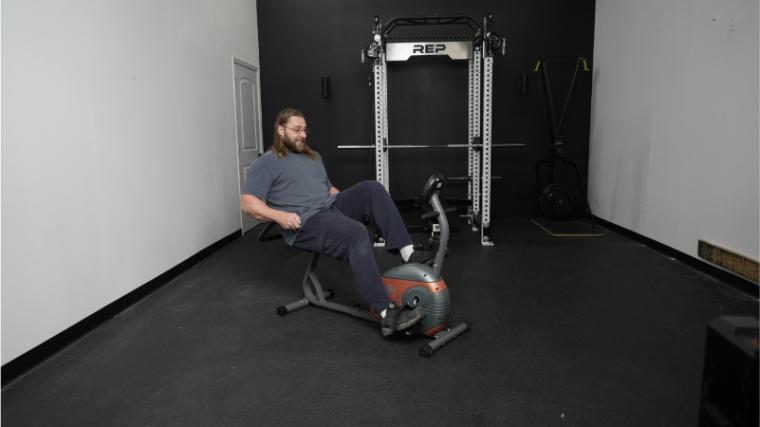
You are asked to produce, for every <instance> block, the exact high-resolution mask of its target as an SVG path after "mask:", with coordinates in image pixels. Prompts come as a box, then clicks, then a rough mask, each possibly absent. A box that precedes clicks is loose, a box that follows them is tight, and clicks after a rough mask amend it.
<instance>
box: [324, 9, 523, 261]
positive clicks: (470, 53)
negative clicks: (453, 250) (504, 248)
mask: <svg viewBox="0 0 760 427" xmlns="http://www.w3.org/2000/svg"><path fill="white" fill-rule="evenodd" d="M492 21H493V14H491V13H489V14H488V15H487V16H486V17H485V18H484V19H483V25H482V26H481V25H480V24H479V23H478V22H477V21H476V20H475V19H473V18H470V17H464V16H419V17H405V18H393V19H391V20H390V21H388V23H387V25H386V26H385V28H383V25H382V22H381V21H380V18H379V17H377V16H375V17H374V28H373V30H372V41H371V42H370V43H369V45H367V47H365V48H364V49H362V52H361V59H362V63H364V62H366V61H370V63H371V64H372V73H373V77H374V78H373V83H374V85H373V88H374V112H375V117H374V119H375V120H374V122H375V144H374V145H339V146H338V148H339V149H374V150H375V178H376V179H377V181H378V182H380V183H381V184H383V185H384V186H385V188H386V190H388V191H390V185H389V179H390V174H389V169H388V164H389V160H388V153H389V151H390V150H391V149H415V148H466V149H467V174H468V176H467V177H466V180H467V200H468V202H470V203H471V204H470V205H469V206H468V207H467V214H466V217H467V218H468V222H469V223H470V224H471V225H472V226H473V230H477V228H476V227H479V228H480V242H481V244H482V245H483V246H492V245H493V240H492V238H491V234H490V226H491V178H492V177H491V149H492V148H493V147H514V146H522V145H523V144H493V143H492V134H491V127H492V126H491V124H492V119H491V112H492V104H493V56H494V54H497V53H500V54H502V55H504V54H505V53H506V43H505V40H504V39H502V38H500V37H499V36H498V35H497V34H496V33H494V32H492V31H491V30H490V25H491V23H492ZM433 25H435V26H453V25H459V26H460V27H461V26H466V27H467V28H469V30H470V34H468V35H465V36H454V37H452V36H440V37H430V38H426V39H420V38H419V37H393V36H391V33H392V32H393V31H394V30H395V29H397V28H399V27H409V26H433ZM414 56H448V57H449V58H450V59H451V60H454V61H467V62H468V79H469V90H468V94H469V100H468V104H469V105H468V116H469V117H468V139H467V143H466V144H445V145H440V144H439V145H420V144H415V145H391V144H390V143H389V141H388V79H387V75H388V68H387V63H388V62H403V61H408V60H409V59H411V58H412V57H414ZM481 102H482V104H481Z"/></svg>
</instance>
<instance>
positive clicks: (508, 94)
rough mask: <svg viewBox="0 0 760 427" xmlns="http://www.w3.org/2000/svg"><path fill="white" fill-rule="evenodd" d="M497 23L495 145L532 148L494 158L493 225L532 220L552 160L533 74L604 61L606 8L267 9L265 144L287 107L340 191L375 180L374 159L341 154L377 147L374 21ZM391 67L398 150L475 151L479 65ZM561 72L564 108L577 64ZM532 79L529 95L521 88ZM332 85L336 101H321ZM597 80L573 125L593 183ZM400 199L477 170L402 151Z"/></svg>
mask: <svg viewBox="0 0 760 427" xmlns="http://www.w3.org/2000/svg"><path fill="white" fill-rule="evenodd" d="M488 12H493V14H494V25H493V29H494V31H496V32H497V33H499V34H500V35H501V36H502V37H506V38H507V55H506V56H496V57H495V60H494V71H495V73H494V80H493V84H494V108H493V123H494V125H493V136H494V137H493V142H494V143H505V142H522V143H525V144H526V145H525V147H522V148H494V156H493V175H498V176H501V180H500V181H497V182H494V185H493V196H492V215H494V216H495V217H506V216H530V215H532V214H534V213H535V212H536V211H537V206H538V203H537V195H538V190H539V188H538V187H539V185H538V183H537V179H536V177H535V172H534V166H535V164H536V162H537V161H539V160H542V159H545V158H548V157H549V155H550V148H549V145H548V144H549V143H550V141H551V135H550V133H549V130H548V126H547V118H546V117H547V115H546V108H545V101H544V94H543V88H542V85H541V79H540V75H539V74H537V73H532V72H531V71H532V70H533V66H534V65H535V63H536V60H537V59H538V58H539V57H541V56H544V55H570V56H573V55H576V54H581V55H583V56H585V57H586V58H588V59H589V60H590V63H593V58H592V53H593V41H594V35H593V29H594V1H593V0H582V1H562V0H518V1H510V2H503V1H493V0H490V1H489V0H472V1H467V2H463V1H452V0H438V1H433V0H424V1H423V0H418V1H400V0H382V1H380V0H365V1H357V0H329V1H306V0H300V1H299V0H259V1H258V19H259V23H258V24H259V43H260V55H261V56H260V61H261V86H262V87H261V93H262V117H263V120H264V138H265V139H264V141H265V145H266V146H267V147H268V146H269V145H271V140H272V131H273V125H272V123H273V120H274V116H275V115H276V114H277V112H278V111H279V110H280V109H281V108H282V107H284V106H295V107H297V108H299V109H301V110H302V111H303V112H304V114H305V115H306V119H307V121H308V124H309V128H310V129H312V132H311V133H310V134H309V144H310V145H311V146H312V147H313V148H315V149H316V150H317V151H319V152H320V153H321V154H322V156H323V158H324V161H325V164H326V166H327V169H328V173H329V175H330V178H331V179H332V181H333V183H334V184H335V185H336V186H337V187H338V188H346V187H348V186H350V185H352V184H354V183H356V182H357V181H360V180H362V179H373V178H374V151H372V150H338V149H337V146H338V145H366V144H373V143H374V128H373V114H374V113H373V97H372V87H371V86H370V85H369V83H370V81H371V75H372V74H371V68H370V66H369V65H367V64H362V63H361V62H360V51H361V49H362V48H363V47H364V46H366V45H367V44H368V43H369V42H370V41H371V37H372V18H373V16H375V15H378V16H380V18H381V19H382V20H383V22H387V21H388V20H389V19H390V18H392V17H397V16H406V15H430V14H436V13H437V14H447V15H449V14H457V15H464V16H471V17H473V18H475V19H476V20H478V21H479V22H482V18H483V17H484V16H485V15H486V14H487V13H488ZM417 59H419V60H415V61H413V62H409V63H390V64H389V71H388V91H389V94H388V97H389V123H390V126H389V134H390V135H389V139H390V142H391V144H414V143H419V144H436V143H442V144H443V143H446V144H464V143H466V142H467V65H466V63H465V62H461V63H460V62H453V61H446V60H437V59H435V58H417ZM564 62H565V63H563V61H556V62H554V63H550V65H551V68H550V70H551V73H552V82H553V86H554V87H553V89H554V91H555V100H556V101H555V102H558V104H561V103H562V101H563V100H564V96H565V92H566V88H567V85H568V83H569V79H570V75H571V71H572V66H573V65H574V62H573V61H572V59H569V60H566V61H564ZM524 73H528V74H529V79H530V80H529V90H528V95H527V96H521V95H520V91H519V89H518V81H519V79H520V76H521V75H522V74H524ZM322 76H328V77H329V78H330V83H331V94H330V95H331V96H330V98H328V99H323V98H322V96H321V80H320V79H321V77H322ZM590 88H591V73H590V72H589V73H585V74H583V75H580V76H579V79H578V81H577V83H576V88H575V91H574V96H573V100H572V103H571V105H570V108H569V113H568V119H567V120H568V122H567V125H566V144H567V153H568V156H569V157H570V158H571V159H573V160H574V161H575V162H576V163H577V164H578V166H579V167H580V171H581V175H582V180H583V182H584V185H585V182H586V170H587V163H588V134H589V115H590V103H591V89H590ZM390 168H391V174H390V182H391V194H392V195H393V197H394V198H407V197H414V196H416V195H417V192H418V191H419V189H420V187H421V185H422V184H423V183H424V180H425V178H427V176H428V175H429V174H430V173H432V172H436V171H440V172H443V173H444V174H445V175H447V176H464V175H466V172H467V152H466V150H445V149H433V150H403V151H401V150H397V151H392V152H391V161H390ZM447 195H448V196H449V197H464V196H465V187H464V186H463V185H454V184H452V185H450V186H449V189H448V190H447Z"/></svg>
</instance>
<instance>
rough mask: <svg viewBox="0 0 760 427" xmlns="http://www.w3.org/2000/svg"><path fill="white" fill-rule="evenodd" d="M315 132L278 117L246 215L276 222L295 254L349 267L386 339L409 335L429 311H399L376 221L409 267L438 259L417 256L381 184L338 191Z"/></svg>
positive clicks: (248, 188)
mask: <svg viewBox="0 0 760 427" xmlns="http://www.w3.org/2000/svg"><path fill="white" fill-rule="evenodd" d="M308 132H309V130H308V128H307V127H306V119H305V118H304V116H303V114H302V113H301V112H300V111H298V110H296V109H293V108H285V109H283V110H282V111H280V112H279V114H277V117H276V119H275V123H274V144H273V146H272V149H271V150H270V151H267V152H266V153H265V154H264V155H263V156H261V157H259V158H258V159H256V160H255V161H254V162H253V163H252V164H251V167H250V170H249V173H248V176H247V177H246V182H245V185H244V187H243V194H242V196H241V197H240V209H242V210H243V212H245V213H246V214H248V215H250V216H252V217H254V218H256V219H258V220H260V221H274V222H276V223H277V224H278V225H279V227H280V232H281V233H282V236H283V237H284V238H285V242H286V243H287V244H288V245H290V246H293V247H295V248H299V249H303V250H306V251H310V252H317V253H320V254H325V255H329V256H331V257H333V258H337V259H340V260H343V261H347V262H348V263H349V264H350V265H351V270H352V271H353V273H354V279H355V286H356V289H357V291H358V292H359V294H360V295H361V296H362V297H363V298H364V300H365V301H366V302H367V304H369V306H370V310H371V311H372V312H373V313H376V315H377V316H378V317H379V319H380V329H381V332H382V334H383V336H387V335H390V334H392V333H394V332H396V331H400V330H403V329H407V328H409V327H410V326H412V325H414V324H415V323H417V322H418V321H419V320H420V319H421V318H422V316H423V314H422V312H421V309H420V308H419V307H416V308H414V309H408V308H404V307H396V306H395V305H394V304H392V303H391V301H390V299H389V298H388V295H387V294H386V292H385V286H384V285H383V282H382V279H381V278H380V272H379V270H378V268H377V263H376V262H375V257H374V254H373V249H372V242H371V241H370V239H369V235H368V233H367V229H366V228H365V224H368V223H369V221H370V220H371V221H374V222H375V224H377V226H378V227H379V228H380V231H381V233H382V235H383V237H384V238H385V247H386V249H388V250H389V251H396V250H398V252H399V253H400V255H401V257H402V259H403V260H404V262H420V263H424V262H428V261H429V260H431V259H432V258H433V256H434V255H433V254H432V253H431V252H427V251H415V250H414V246H413V242H412V239H411V237H409V233H408V232H407V230H406V226H405V225H404V222H403V220H402V219H401V214H399V212H398V209H397V208H396V205H395V204H394V203H393V200H391V198H390V195H389V194H388V192H387V191H385V188H384V187H383V186H382V185H381V184H380V183H378V182H376V181H363V182H361V183H359V184H357V185H355V186H353V187H351V188H349V189H347V190H345V191H338V189H337V188H335V187H334V186H333V185H332V183H331V182H330V180H329V178H328V177H327V172H326V171H325V167H324V165H323V163H322V159H321V158H320V156H319V154H317V153H316V152H315V151H313V150H312V149H311V148H310V147H309V146H308V144H306V139H307V136H308Z"/></svg>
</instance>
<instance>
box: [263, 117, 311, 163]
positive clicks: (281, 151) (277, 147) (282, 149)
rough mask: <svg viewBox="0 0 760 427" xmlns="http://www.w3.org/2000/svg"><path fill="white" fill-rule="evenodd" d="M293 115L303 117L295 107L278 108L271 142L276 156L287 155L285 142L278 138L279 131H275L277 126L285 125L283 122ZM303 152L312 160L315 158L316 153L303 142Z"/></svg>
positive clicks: (286, 121)
mask: <svg viewBox="0 0 760 427" xmlns="http://www.w3.org/2000/svg"><path fill="white" fill-rule="evenodd" d="M293 116H295V117H301V118H304V116H303V113H302V112H300V111H298V110H297V109H295V108H291V107H287V108H283V109H282V110H280V112H279V113H277V117H275V119H274V143H273V144H272V151H274V153H275V154H276V155H277V157H285V156H287V155H288V147H287V146H285V142H284V141H283V140H282V138H280V133H279V132H277V128H278V127H279V126H285V124H286V123H288V120H290V118H291V117H293ZM303 154H305V155H306V156H308V157H309V158H310V159H312V160H316V158H317V153H316V152H314V150H312V149H311V147H309V145H308V144H306V143H305V142H304V144H303Z"/></svg>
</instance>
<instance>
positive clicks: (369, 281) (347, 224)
mask: <svg viewBox="0 0 760 427" xmlns="http://www.w3.org/2000/svg"><path fill="white" fill-rule="evenodd" d="M293 247H296V248H299V249H303V250H307V251H310V252H317V253H320V254H325V255H328V256H331V257H333V258H336V259H339V260H341V261H347V262H348V263H349V265H350V266H351V270H352V271H353V273H354V280H355V281H356V290H357V291H358V292H359V294H360V295H361V296H362V298H364V300H365V301H366V302H367V304H369V306H370V307H371V308H373V309H375V310H378V311H381V310H384V309H385V308H386V307H388V304H389V303H390V299H388V294H387V293H386V292H385V286H384V285H383V282H382V279H381V278H380V271H379V270H378V268H377V263H376V262H375V256H374V254H373V253H372V242H370V240H369V235H368V234H367V229H366V228H365V227H364V225H363V224H361V223H360V222H359V221H356V220H353V219H351V218H348V217H347V216H345V215H343V214H342V213H341V212H340V211H339V210H338V209H337V208H333V207H331V208H329V209H326V210H324V211H322V212H319V213H317V214H315V215H314V216H312V217H310V218H309V219H307V220H306V223H305V224H303V225H302V227H301V230H300V231H299V232H298V235H297V236H296V240H295V242H294V243H293Z"/></svg>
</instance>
